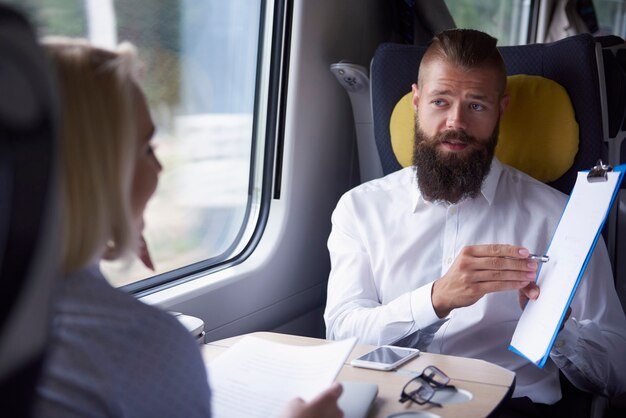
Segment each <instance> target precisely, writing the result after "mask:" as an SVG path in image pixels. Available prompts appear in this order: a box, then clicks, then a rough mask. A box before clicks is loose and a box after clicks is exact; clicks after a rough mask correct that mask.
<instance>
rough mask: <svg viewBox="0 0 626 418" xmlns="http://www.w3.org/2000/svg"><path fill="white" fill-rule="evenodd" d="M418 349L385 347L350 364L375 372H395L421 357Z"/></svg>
mask: <svg viewBox="0 0 626 418" xmlns="http://www.w3.org/2000/svg"><path fill="white" fill-rule="evenodd" d="M419 353H420V351H419V350H418V349H417V348H406V347H395V346H391V345H383V346H381V347H378V348H376V349H375V350H374V351H370V352H369V353H367V354H364V355H362V356H361V357H358V358H355V359H354V360H352V361H351V362H350V364H351V365H353V366H355V367H365V368H367V369H375V370H393V369H395V368H396V367H398V366H400V365H401V364H403V363H406V362H407V361H409V360H411V359H412V358H414V357H417V356H418V355H419Z"/></svg>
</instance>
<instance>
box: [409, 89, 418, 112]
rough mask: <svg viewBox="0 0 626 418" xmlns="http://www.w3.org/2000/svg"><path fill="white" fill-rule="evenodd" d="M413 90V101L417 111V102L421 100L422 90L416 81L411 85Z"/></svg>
mask: <svg viewBox="0 0 626 418" xmlns="http://www.w3.org/2000/svg"><path fill="white" fill-rule="evenodd" d="M411 90H412V91H413V99H412V100H411V102H412V103H413V109H415V111H417V102H419V100H420V90H419V88H418V87H417V84H415V83H413V84H412V85H411Z"/></svg>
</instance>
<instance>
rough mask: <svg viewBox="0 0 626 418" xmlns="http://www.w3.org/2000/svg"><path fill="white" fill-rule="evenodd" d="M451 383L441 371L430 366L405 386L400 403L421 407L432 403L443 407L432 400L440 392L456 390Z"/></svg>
mask: <svg viewBox="0 0 626 418" xmlns="http://www.w3.org/2000/svg"><path fill="white" fill-rule="evenodd" d="M449 383H450V378H449V377H448V376H447V375H446V374H445V373H444V372H443V371H441V369H439V368H438V367H435V366H428V367H426V368H425V369H424V371H423V372H422V373H421V374H420V375H419V376H416V377H414V378H413V379H411V380H409V381H408V382H407V383H406V384H405V385H404V387H403V388H402V394H401V395H400V399H399V401H400V402H402V403H404V402H406V401H412V402H415V403H417V404H419V405H424V404H425V403H430V404H431V405H434V406H439V407H441V404H440V403H437V402H433V401H432V400H431V399H432V398H433V396H435V393H436V392H437V391H438V390H442V389H449V390H456V387H454V385H450V384H449Z"/></svg>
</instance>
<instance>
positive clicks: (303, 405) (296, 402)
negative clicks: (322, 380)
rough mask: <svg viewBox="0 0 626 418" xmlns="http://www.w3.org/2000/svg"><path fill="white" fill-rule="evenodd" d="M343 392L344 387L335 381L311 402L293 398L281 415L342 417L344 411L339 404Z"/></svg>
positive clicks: (310, 417) (296, 417)
mask: <svg viewBox="0 0 626 418" xmlns="http://www.w3.org/2000/svg"><path fill="white" fill-rule="evenodd" d="M341 392H343V387H341V384H339V383H336V382H335V383H333V384H332V386H331V387H330V388H328V389H326V390H325V391H324V392H322V393H321V394H319V395H318V396H317V397H316V398H315V399H313V400H312V401H311V402H308V403H307V402H304V401H303V400H302V399H300V398H295V399H292V400H291V401H290V402H289V403H288V404H287V406H286V408H285V409H284V410H283V412H282V414H281V415H280V416H281V418H342V417H343V411H342V410H341V409H339V407H338V406H337V400H338V399H339V396H341Z"/></svg>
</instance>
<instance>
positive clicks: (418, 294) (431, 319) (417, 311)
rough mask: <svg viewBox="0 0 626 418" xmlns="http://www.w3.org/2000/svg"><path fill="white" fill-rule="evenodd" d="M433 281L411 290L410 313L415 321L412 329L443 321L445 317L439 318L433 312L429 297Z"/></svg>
mask: <svg viewBox="0 0 626 418" xmlns="http://www.w3.org/2000/svg"><path fill="white" fill-rule="evenodd" d="M433 283H434V282H431V283H429V284H427V285H424V286H422V287H420V288H418V289H415V290H414V291H412V292H411V313H412V315H413V322H414V323H415V326H414V330H418V329H423V328H426V327H427V326H429V325H432V324H434V323H436V322H442V323H443V322H445V318H443V319H442V318H439V317H438V316H437V314H436V313H435V308H433V302H432V299H431V293H432V288H433Z"/></svg>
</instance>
